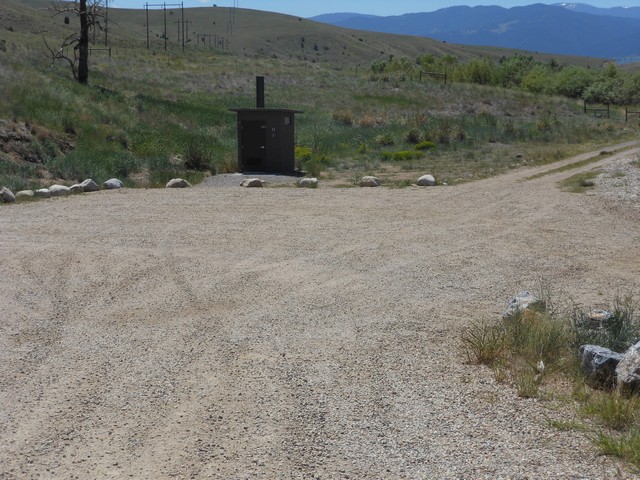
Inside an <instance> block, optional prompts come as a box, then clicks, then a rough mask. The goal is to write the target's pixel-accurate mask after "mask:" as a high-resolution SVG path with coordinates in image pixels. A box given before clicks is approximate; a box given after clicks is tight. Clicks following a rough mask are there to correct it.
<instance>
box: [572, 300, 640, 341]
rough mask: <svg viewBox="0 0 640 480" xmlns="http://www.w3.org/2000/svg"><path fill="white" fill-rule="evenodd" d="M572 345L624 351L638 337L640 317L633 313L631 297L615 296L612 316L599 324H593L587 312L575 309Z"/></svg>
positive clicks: (639, 337) (639, 333) (639, 336)
mask: <svg viewBox="0 0 640 480" xmlns="http://www.w3.org/2000/svg"><path fill="white" fill-rule="evenodd" d="M572 324H573V329H574V334H575V340H574V345H575V346H576V347H579V346H580V345H586V344H591V345H599V346H601V347H605V348H609V349H610V350H613V351H614V352H620V353H623V352H625V351H626V350H627V349H628V348H629V347H630V346H631V345H634V344H635V343H636V342H637V341H638V339H640V319H639V318H637V316H636V315H635V305H634V302H633V298H632V297H631V296H627V297H624V298H620V297H617V298H616V299H615V301H614V306H613V309H612V317H611V319H609V320H606V321H604V322H603V323H602V324H601V325H599V324H598V325H594V324H593V323H592V322H591V321H590V320H589V314H588V313H585V312H582V311H580V310H576V311H575V312H574V313H573V315H572Z"/></svg>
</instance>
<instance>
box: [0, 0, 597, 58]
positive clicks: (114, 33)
mask: <svg viewBox="0 0 640 480" xmlns="http://www.w3.org/2000/svg"><path fill="white" fill-rule="evenodd" d="M492 11H493V10H492ZM184 14H185V21H186V22H188V25H189V30H188V32H187V38H186V39H187V43H186V50H187V51H199V50H207V49H211V48H213V46H215V43H216V42H217V43H218V46H219V48H220V49H222V50H224V51H226V52H228V53H229V54H232V55H242V56H255V57H263V58H281V59H291V60H297V61H304V62H310V63H316V62H319V63H326V64H330V65H331V66H332V67H334V68H347V67H348V68H353V67H356V66H359V65H360V66H368V65H370V64H371V62H373V61H375V60H379V59H386V58H388V57H389V56H390V55H394V56H396V57H408V58H411V59H413V58H416V57H418V56H422V55H425V54H434V55H446V54H450V55H453V56H455V57H457V58H459V59H460V60H461V61H463V62H464V61H468V60H471V59H473V58H478V57H489V58H496V59H497V58H500V57H502V56H509V55H512V54H514V53H517V52H518V50H515V49H509V48H504V47H486V46H481V45H475V46H474V45H463V44H457V43H455V42H452V41H449V40H447V41H445V42H443V41H442V40H436V39H433V38H425V37H420V36H417V35H418V31H417V30H415V29H413V30H411V31H410V32H409V33H411V34H412V35H399V34H394V33H380V32H375V31H362V30H359V31H356V30H354V29H349V28H343V27H338V26H333V25H328V24H327V23H322V22H317V21H313V20H310V19H305V18H299V17H294V16H289V15H281V14H276V13H270V12H263V11H258V10H249V9H235V10H232V9H230V8H223V7H215V8H214V7H202V8H188V9H185V10H184ZM64 16H65V15H54V12H53V11H52V9H51V6H50V2H49V1H48V0H3V2H2V4H1V5H0V40H4V41H5V42H6V44H7V45H11V44H12V43H13V44H18V43H22V44H26V45H29V46H30V47H31V48H33V49H40V48H42V37H46V38H49V39H51V40H52V41H56V39H60V38H61V37H63V36H65V35H68V34H70V33H73V32H74V31H75V29H77V26H76V25H75V20H74V19H71V22H70V25H66V24H65V23H64ZM334 18H337V19H338V20H340V19H341V18H340V17H335V16H334ZM348 18H349V16H345V17H343V18H342V20H347V19H348ZM409 18H411V17H409ZM362 20H368V21H374V20H379V17H373V16H363V17H362ZM109 22H110V23H109V45H110V46H113V47H116V48H129V47H133V48H139V47H141V46H146V41H147V38H146V15H145V11H144V10H143V9H139V10H134V9H110V10H109ZM180 22H181V12H180V10H179V9H177V10H176V9H168V10H167V48H168V49H170V50H171V49H180V48H181V41H180V37H179V36H178V31H179V27H180V25H181V23H180ZM164 44H165V42H164V19H163V12H162V9H150V10H149V48H150V50H153V51H162V50H163V49H164ZM525 53H527V54H528V55H529V54H533V55H534V56H535V57H536V58H538V59H540V60H543V61H546V60H548V59H549V58H551V57H555V58H556V59H559V58H560V57H558V56H557V55H548V54H545V53H543V51H539V53H538V52H536V51H534V50H530V49H525ZM562 61H564V62H565V63H570V64H577V65H591V66H599V65H600V64H601V63H602V61H601V60H600V59H596V58H586V57H571V58H564V59H562Z"/></svg>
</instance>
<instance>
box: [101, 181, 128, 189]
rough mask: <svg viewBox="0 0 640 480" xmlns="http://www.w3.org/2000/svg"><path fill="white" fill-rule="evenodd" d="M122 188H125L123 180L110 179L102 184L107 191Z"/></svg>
mask: <svg viewBox="0 0 640 480" xmlns="http://www.w3.org/2000/svg"><path fill="white" fill-rule="evenodd" d="M122 187H124V183H122V180H118V179H117V178H110V179H109V180H107V181H106V182H104V183H103V184H102V188H104V189H105V190H117V189H119V188H122Z"/></svg>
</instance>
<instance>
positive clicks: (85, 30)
mask: <svg viewBox="0 0 640 480" xmlns="http://www.w3.org/2000/svg"><path fill="white" fill-rule="evenodd" d="M88 80H89V14H88V12H87V0H80V41H79V42H78V82H80V83H81V84H83V85H86V84H87V81H88Z"/></svg>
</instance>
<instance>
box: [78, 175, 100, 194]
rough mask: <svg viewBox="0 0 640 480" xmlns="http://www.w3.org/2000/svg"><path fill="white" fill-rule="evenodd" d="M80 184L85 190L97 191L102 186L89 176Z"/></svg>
mask: <svg viewBox="0 0 640 480" xmlns="http://www.w3.org/2000/svg"><path fill="white" fill-rule="evenodd" d="M80 186H81V187H82V191H83V192H97V191H98V190H100V187H99V186H98V184H97V183H96V182H94V181H93V180H91V179H90V178H87V179H86V180H84V181H83V182H82V183H81V184H80Z"/></svg>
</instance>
